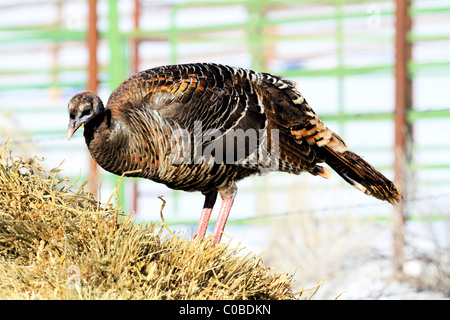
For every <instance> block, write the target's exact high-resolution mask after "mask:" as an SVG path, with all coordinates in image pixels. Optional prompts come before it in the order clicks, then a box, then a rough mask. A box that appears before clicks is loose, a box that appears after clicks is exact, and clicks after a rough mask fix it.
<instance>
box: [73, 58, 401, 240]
mask: <svg viewBox="0 0 450 320" xmlns="http://www.w3.org/2000/svg"><path fill="white" fill-rule="evenodd" d="M68 111H69V115H70V121H69V127H68V131H67V137H68V139H70V137H71V136H72V135H73V134H74V132H75V131H76V130H77V129H78V128H79V127H80V126H81V125H82V124H84V137H85V140H86V144H87V147H88V149H89V151H90V153H91V155H92V157H93V158H94V159H95V161H96V162H97V163H98V164H99V165H100V166H101V167H103V168H104V169H105V170H107V171H109V172H112V173H114V174H118V175H121V174H123V173H124V172H127V171H134V170H140V171H139V172H135V173H132V174H128V175H129V176H135V177H142V178H147V179H150V180H153V181H156V182H160V183H164V184H165V185H167V186H168V187H169V188H172V189H176V190H184V191H200V192H202V193H203V194H204V195H205V202H204V206H203V210H202V213H201V217H200V222H199V224H198V228H197V231H196V236H197V237H201V238H203V237H204V235H205V233H206V229H207V226H208V222H209V219H210V215H211V212H212V209H213V207H214V204H215V202H216V198H217V193H219V194H220V196H221V197H222V199H223V200H222V205H221V208H220V212H219V217H218V220H217V222H216V225H215V228H214V231H213V241H214V242H216V243H217V242H220V239H221V236H222V232H223V230H224V227H225V224H226V221H227V218H228V215H229V212H230V209H231V207H232V205H233V201H234V197H235V195H236V192H237V187H236V181H238V180H240V179H243V178H245V177H248V176H250V175H253V174H258V173H264V172H268V171H282V172H288V173H293V174H300V173H301V172H303V171H306V172H309V173H311V174H313V175H319V176H322V177H324V178H328V177H329V175H330V172H329V171H328V170H327V169H326V168H324V167H322V166H320V165H319V163H322V162H325V163H327V164H328V165H329V166H330V167H331V168H333V169H334V170H335V171H336V172H337V173H338V174H339V175H340V176H341V177H342V178H343V179H344V180H345V181H347V182H348V183H349V184H351V185H353V186H354V187H356V188H357V189H359V190H361V191H363V192H364V193H366V194H368V195H371V196H373V197H375V198H378V199H381V200H385V201H388V202H390V203H392V204H395V203H396V202H398V201H399V199H400V194H399V192H398V191H397V189H396V188H395V186H394V184H393V183H392V182H391V181H390V180H388V179H387V178H385V177H384V176H383V175H382V174H381V173H379V172H378V171H377V170H376V169H374V168H373V167H372V166H371V165H370V164H368V163H367V162H366V161H364V160H363V159H361V158H360V157H359V156H358V155H357V154H355V153H353V152H352V151H350V150H349V148H348V147H347V145H346V144H345V142H344V141H343V140H342V139H341V138H340V137H339V136H338V135H337V134H336V133H334V132H333V131H331V130H330V129H328V128H327V127H326V126H325V125H324V124H323V123H322V121H321V120H320V119H319V118H318V116H317V115H316V114H315V113H314V111H313V110H312V109H311V107H310V106H309V105H308V103H307V102H306V100H305V99H304V97H303V96H302V95H301V93H300V92H299V91H298V90H297V85H296V83H295V82H293V81H290V80H285V79H282V78H281V77H278V76H274V75H271V74H267V73H259V72H255V71H251V70H246V69H242V68H235V67H230V66H225V65H219V64H212V63H195V64H183V65H171V66H162V67H157V68H153V69H149V70H145V71H142V72H139V73H137V74H135V75H134V76H132V77H130V78H128V79H127V80H125V81H124V82H123V83H122V84H121V85H120V86H119V87H118V88H117V89H116V90H115V91H114V92H113V93H112V94H111V96H110V98H109V100H108V103H107V105H106V108H105V107H104V106H103V103H102V101H101V100H100V98H99V97H98V96H97V95H95V94H94V93H91V92H82V93H79V94H77V95H75V96H74V97H73V98H72V99H71V100H70V102H69V105H68Z"/></svg>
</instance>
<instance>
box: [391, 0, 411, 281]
mask: <svg viewBox="0 0 450 320" xmlns="http://www.w3.org/2000/svg"><path fill="white" fill-rule="evenodd" d="M409 8H410V1H409V0H396V22H395V30H396V37H395V150H394V153H395V160H394V170H395V183H396V185H397V187H398V188H399V190H400V192H401V193H402V195H403V199H402V200H401V201H400V203H399V204H398V205H397V206H396V207H395V212H394V217H393V228H394V230H393V238H394V239H393V259H394V267H395V270H396V272H397V275H399V276H400V275H401V274H402V270H403V258H404V257H403V249H404V242H405V238H404V228H405V220H406V214H407V200H408V185H407V182H408V181H407V178H408V165H409V159H410V144H411V130H412V126H411V124H410V123H408V112H409V111H410V110H411V106H412V79H411V76H410V74H409V72H408V62H409V61H410V60H411V53H412V45H411V43H410V41H409V40H408V34H409V32H410V31H411V24H412V21H411V17H410V15H409Z"/></svg>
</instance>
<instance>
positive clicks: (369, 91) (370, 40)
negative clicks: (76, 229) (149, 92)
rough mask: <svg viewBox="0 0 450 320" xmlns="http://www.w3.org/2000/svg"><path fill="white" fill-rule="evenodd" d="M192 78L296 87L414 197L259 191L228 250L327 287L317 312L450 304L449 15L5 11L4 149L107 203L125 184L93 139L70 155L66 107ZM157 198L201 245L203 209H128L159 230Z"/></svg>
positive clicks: (442, 9) (257, 183)
mask: <svg viewBox="0 0 450 320" xmlns="http://www.w3.org/2000/svg"><path fill="white" fill-rule="evenodd" d="M187 62H216V63H222V64H228V65H232V66H239V67H244V68H250V69H254V70H257V71H264V72H270V73H273V74H277V75H282V76H284V77H286V78H289V79H292V80H295V81H297V82H298V83H299V89H300V91H301V92H302V93H303V95H304V96H305V97H306V99H307V100H308V102H309V104H310V105H311V106H312V108H313V109H314V110H315V111H316V113H317V114H318V115H319V116H320V117H321V119H322V120H323V121H324V122H325V123H326V124H327V125H328V127H330V128H331V129H332V130H334V131H336V132H337V133H338V134H339V135H340V136H341V137H343V138H344V139H345V141H346V142H347V144H348V145H349V146H350V147H351V149H352V150H353V151H355V152H356V153H358V154H360V155H362V156H363V157H364V158H365V160H367V161H369V162H370V163H371V164H372V165H374V166H375V167H376V168H377V169H379V170H380V171H382V172H383V173H384V174H385V175H386V176H387V177H388V178H390V179H393V180H394V179H395V181H396V183H397V185H398V186H399V188H400V189H401V190H402V192H403V194H404V201H402V203H401V204H400V205H399V206H397V207H395V208H394V207H393V206H391V205H389V204H386V203H381V202H380V201H378V200H376V199H372V198H370V197H368V196H366V195H364V194H363V193H361V192H358V191H356V190H355V189H354V188H352V187H351V186H349V185H347V184H346V183H345V182H344V181H343V180H342V179H341V178H340V177H339V176H338V175H337V174H333V175H332V178H331V179H330V180H328V181H327V180H324V179H322V178H320V177H313V176H310V175H308V174H303V175H300V176H294V175H288V174H281V173H280V174H270V175H267V176H257V177H253V178H249V179H246V180H244V181H241V182H240V183H239V184H238V188H239V192H238V196H237V198H236V201H235V204H234V207H233V210H232V212H231V215H230V219H229V223H228V225H227V228H226V229H225V232H226V236H225V237H224V239H223V241H227V240H228V239H232V241H234V242H236V243H241V245H242V246H245V247H246V250H249V251H252V252H253V253H255V254H260V255H261V257H262V258H263V260H264V262H265V263H266V264H267V265H269V266H274V267H279V266H282V268H283V269H290V270H293V272H294V270H296V271H295V277H296V278H298V284H299V286H301V287H303V286H304V287H308V286H311V285H315V284H317V283H318V282H319V281H320V280H321V279H325V282H324V284H323V285H322V287H321V289H320V290H319V291H318V293H317V295H316V297H319V298H326V299H330V298H335V297H337V296H339V297H340V299H346V298H347V299H365V298H368V299H371V298H386V299H389V298H405V299H417V298H425V299H440V298H449V297H450V228H449V226H450V225H449V223H450V221H449V219H450V209H449V208H450V200H449V199H450V6H449V3H448V0H441V1H439V0H414V1H406V0H397V1H393V0H391V1H383V0H380V1H364V0H334V1H333V0H316V1H306V0H285V1H282V0H262V1H261V0H247V1H243V0H242V1H238V0H235V1H225V0H224V1H222V0H221V1H181V0H180V1H176V0H97V1H96V0H71V1H65V0H2V1H1V3H0V143H1V144H3V143H4V142H5V141H6V139H7V138H8V136H10V140H11V141H10V143H11V144H10V149H11V150H12V152H13V153H14V154H16V155H20V156H23V157H34V156H37V157H40V158H41V157H42V158H44V161H43V162H42V166H43V167H45V168H46V169H48V170H50V169H52V168H54V167H58V166H60V168H61V169H63V172H62V174H63V175H65V176H68V177H70V178H72V179H76V178H77V177H78V176H79V175H81V178H80V181H84V180H86V179H89V180H90V183H89V185H88V187H89V188H90V190H92V191H93V192H97V190H98V188H99V187H101V191H100V192H97V193H98V195H97V196H98V198H99V200H100V201H103V202H105V201H106V200H107V199H108V197H109V195H110V194H111V192H112V190H113V188H114V186H115V185H116V183H117V182H118V177H116V176H113V175H112V174H109V173H107V172H105V171H103V170H102V169H100V168H97V167H96V166H95V165H93V163H92V161H91V159H90V156H89V153H88V151H87V148H86V145H85V142H84V138H83V136H82V134H81V131H80V132H77V133H76V134H75V136H74V137H73V138H72V140H71V141H70V142H68V141H67V137H66V130H67V124H68V115H67V110H66V107H67V103H68V101H69V100H70V98H71V97H72V96H73V95H74V94H75V93H78V92H80V91H84V90H86V89H90V90H93V91H96V92H98V94H99V96H100V97H101V98H102V100H103V101H104V102H106V101H107V99H108V97H109V95H110V93H111V92H112V90H114V89H115V88H116V87H117V86H118V85H119V84H120V83H121V82H122V81H123V80H125V79H126V78H127V77H129V76H130V75H132V74H134V73H135V72H137V71H140V70H144V69H149V68H152V67H156V66H159V65H166V64H177V63H187ZM78 184H81V182H80V183H78ZM159 195H163V196H164V199H165V201H166V206H165V208H164V217H165V220H166V221H167V223H168V225H169V227H170V228H171V230H172V231H174V232H177V233H179V234H181V235H182V236H186V237H190V236H191V235H192V232H193V231H194V230H195V228H196V224H197V222H198V218H199V215H200V210H201V208H202V205H203V196H202V195H201V194H197V193H184V192H178V191H173V190H170V189H167V188H166V187H165V186H164V185H161V184H157V183H155V182H152V181H149V180H135V179H125V180H124V182H122V184H121V187H120V190H119V192H118V197H116V200H117V202H120V205H121V206H122V207H123V210H124V211H126V212H134V213H133V215H134V216H135V218H136V220H137V223H146V222H149V221H160V208H161V204H162V202H161V200H160V199H158V196H159ZM102 199H103V200H102ZM217 212H218V208H216V211H215V213H213V217H212V220H214V219H215V217H216V214H217ZM212 222H213V221H212ZM212 225H213V224H212Z"/></svg>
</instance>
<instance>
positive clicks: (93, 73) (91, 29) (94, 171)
mask: <svg viewBox="0 0 450 320" xmlns="http://www.w3.org/2000/svg"><path fill="white" fill-rule="evenodd" d="M88 19H89V20H88V21H89V22H88V34H87V42H88V51H89V62H88V89H89V90H90V91H92V92H94V93H98V77H97V71H98V61H97V44H98V31H97V0H89V18H88ZM88 180H89V184H88V190H89V191H90V192H92V193H93V194H94V195H97V191H98V167H97V163H96V162H95V160H94V159H92V157H90V156H89V178H88Z"/></svg>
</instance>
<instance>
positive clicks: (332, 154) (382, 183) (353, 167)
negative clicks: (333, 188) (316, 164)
mask: <svg viewBox="0 0 450 320" xmlns="http://www.w3.org/2000/svg"><path fill="white" fill-rule="evenodd" d="M323 149H324V151H325V157H326V158H325V159H326V160H325V161H326V163H327V164H328V165H329V166H330V167H331V168H333V170H334V171H336V172H337V173H338V174H339V175H340V176H341V177H342V178H343V179H344V180H345V181H347V182H348V183H349V184H351V185H352V186H353V187H355V188H356V189H358V190H360V191H362V192H364V193H365V194H368V195H371V196H373V197H375V198H377V199H380V200H385V201H388V202H390V203H392V204H396V203H397V202H398V201H399V200H400V198H401V195H400V193H399V192H398V190H397V188H396V187H395V185H394V184H393V183H392V181H390V180H389V179H387V178H386V177H385V176H384V175H382V174H381V173H380V172H378V171H377V170H376V169H375V168H374V167H372V166H371V165H370V164H369V163H367V162H366V161H364V160H363V159H362V158H361V157H360V156H358V155H357V154H356V153H354V152H352V151H350V150H346V151H344V152H339V151H335V150H333V149H332V148H330V147H329V146H325V147H324V148H323Z"/></svg>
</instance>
